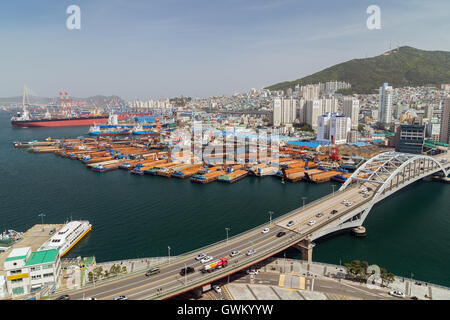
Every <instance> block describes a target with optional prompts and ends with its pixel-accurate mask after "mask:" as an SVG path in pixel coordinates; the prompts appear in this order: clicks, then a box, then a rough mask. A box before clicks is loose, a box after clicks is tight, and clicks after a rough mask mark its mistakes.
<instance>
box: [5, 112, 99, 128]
mask: <svg viewBox="0 0 450 320" xmlns="http://www.w3.org/2000/svg"><path fill="white" fill-rule="evenodd" d="M107 122H108V115H104V116H95V117H90V116H88V117H82V116H80V117H74V118H53V117H52V118H47V119H46V118H44V119H24V118H23V116H19V117H13V118H12V119H11V125H12V126H13V128H29V127H69V126H90V125H93V124H101V123H107Z"/></svg>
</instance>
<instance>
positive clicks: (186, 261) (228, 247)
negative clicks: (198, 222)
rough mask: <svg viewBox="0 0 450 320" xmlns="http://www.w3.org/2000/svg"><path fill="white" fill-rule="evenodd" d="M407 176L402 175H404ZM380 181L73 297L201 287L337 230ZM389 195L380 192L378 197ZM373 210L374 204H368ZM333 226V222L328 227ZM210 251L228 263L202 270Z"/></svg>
mask: <svg viewBox="0 0 450 320" xmlns="http://www.w3.org/2000/svg"><path fill="white" fill-rule="evenodd" d="M435 158H436V159H437V160H439V161H440V160H441V159H447V163H445V164H443V166H444V167H445V168H446V169H447V170H448V169H449V168H450V155H449V154H445V155H440V156H437V157H435ZM410 170H412V169H410V168H409V169H408V170H407V171H405V172H404V176H405V177H410ZM433 170H434V171H433V172H431V171H428V172H426V171H425V172H424V171H420V170H419V171H418V172H419V173H420V175H419V176H420V177H422V176H424V175H428V174H433V173H434V172H436V171H437V169H433ZM402 177H403V176H402ZM415 179H417V177H412V178H410V180H408V181H406V180H404V181H402V182H401V181H399V180H397V181H396V184H395V183H394V184H393V185H391V186H389V188H388V189H386V191H385V192H387V195H385V196H388V195H389V194H390V192H395V191H397V190H399V189H401V188H403V187H404V186H406V185H408V184H409V182H411V181H412V182H413V181H415ZM361 185H364V186H366V187H370V188H371V189H372V191H370V192H369V195H370V196H369V197H366V198H364V197H363V194H361V193H360V186H361ZM378 188H381V185H380V184H378V183H372V182H361V184H356V183H355V184H353V185H350V186H349V187H348V188H346V189H344V190H340V191H338V192H336V193H335V194H334V195H333V194H332V195H328V196H325V197H323V198H322V199H320V200H318V201H315V202H313V203H311V204H308V205H307V206H305V207H304V208H299V209H297V210H294V211H292V212H289V213H287V214H286V215H284V216H282V217H280V218H278V219H276V220H274V221H272V223H271V224H269V223H267V224H265V225H262V226H259V227H257V228H255V229H252V230H250V231H248V232H245V233H242V234H240V235H237V236H235V237H233V238H230V239H229V241H228V242H227V241H222V242H219V243H216V244H213V245H211V246H208V247H205V248H201V249H198V250H196V251H195V252H190V253H187V254H184V255H183V256H178V257H177V258H176V259H173V260H171V262H170V264H168V263H166V264H163V265H161V266H160V269H161V273H159V274H156V275H153V276H150V277H146V276H145V275H144V274H143V273H139V274H136V275H132V276H128V277H125V278H122V279H120V280H117V281H113V282H110V283H105V284H101V285H97V286H95V287H87V288H85V289H82V290H77V291H74V292H72V293H71V294H70V295H71V298H72V299H82V298H83V296H85V297H95V298H97V299H112V298H113V297H114V296H117V295H127V296H128V297H129V298H130V299H163V298H168V297H170V296H173V295H177V294H180V293H182V292H185V291H188V290H191V289H193V288H196V287H200V286H202V285H205V284H207V283H211V282H213V281H215V280H218V279H220V278H223V277H226V276H227V275H229V274H232V273H235V272H237V271H239V270H242V269H245V268H247V267H248V266H251V265H253V264H255V263H257V262H259V261H262V260H264V259H266V258H267V257H269V256H272V255H274V254H276V253H277V252H280V251H282V250H284V249H286V248H288V247H290V246H292V245H293V244H295V243H298V242H299V241H301V240H303V239H315V238H317V237H319V236H321V235H323V234H326V232H328V231H327V230H335V229H333V228H338V227H336V225H339V224H342V223H343V222H345V221H346V220H348V219H349V217H350V218H351V217H352V216H354V215H355V214H357V213H358V212H360V211H361V210H364V209H365V208H367V207H368V206H369V205H370V204H371V202H373V201H372V200H374V198H373V197H374V194H375V193H376V192H377V190H378ZM385 196H383V197H380V200H381V199H383V198H384V197H385ZM344 199H345V200H349V201H351V202H352V203H353V204H352V205H351V206H345V205H344V204H343V203H342V201H343V200H344ZM332 210H337V211H338V212H337V213H335V214H331V211H332ZM369 210H370V209H369ZM318 213H322V214H323V215H322V216H321V217H317V214H318ZM311 220H315V223H314V224H312V225H308V222H309V221H311ZM289 221H294V224H293V225H292V226H291V227H287V226H286V225H287V223H288V222H289ZM266 227H267V228H270V231H269V232H268V233H265V234H263V233H262V232H261V231H262V230H263V229H264V228H266ZM330 227H332V228H331V229H330ZM280 231H284V232H286V234H285V235H284V236H282V237H277V234H278V233H279V232H280ZM249 249H255V250H256V253H254V254H253V255H250V256H247V255H245V253H246V251H247V250H249ZM233 250H239V251H241V253H240V255H238V256H235V257H230V256H229V254H230V252H231V251H233ZM202 252H203V253H205V254H207V255H211V256H213V257H214V259H219V258H221V257H227V258H228V261H229V265H228V267H226V268H223V269H218V270H216V271H213V272H211V273H206V274H203V273H202V272H200V269H201V268H202V264H201V263H200V262H198V261H196V260H195V256H196V255H197V254H199V253H202ZM186 266H190V267H193V268H195V272H194V273H192V274H189V275H187V276H181V275H180V274H179V272H180V270H181V269H182V268H184V267H186Z"/></svg>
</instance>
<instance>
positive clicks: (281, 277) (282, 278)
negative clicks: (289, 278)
mask: <svg viewBox="0 0 450 320" xmlns="http://www.w3.org/2000/svg"><path fill="white" fill-rule="evenodd" d="M285 278H286V276H285V275H284V274H281V275H280V278H279V280H278V286H279V287H284V280H285Z"/></svg>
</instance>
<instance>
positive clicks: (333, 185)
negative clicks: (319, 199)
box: [331, 184, 336, 197]
mask: <svg viewBox="0 0 450 320" xmlns="http://www.w3.org/2000/svg"><path fill="white" fill-rule="evenodd" d="M331 186H332V187H333V197H334V188H335V187H336V185H335V184H332V185H331Z"/></svg>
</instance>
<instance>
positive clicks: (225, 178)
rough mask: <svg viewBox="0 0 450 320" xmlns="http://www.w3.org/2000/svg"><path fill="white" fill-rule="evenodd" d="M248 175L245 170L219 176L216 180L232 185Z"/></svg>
mask: <svg viewBox="0 0 450 320" xmlns="http://www.w3.org/2000/svg"><path fill="white" fill-rule="evenodd" d="M247 175H248V171H246V170H236V171H233V172H231V173H228V174H222V175H220V176H219V177H218V178H217V180H218V181H221V182H228V183H233V182H236V181H238V180H240V179H242V178H245V177H246V176H247Z"/></svg>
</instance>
